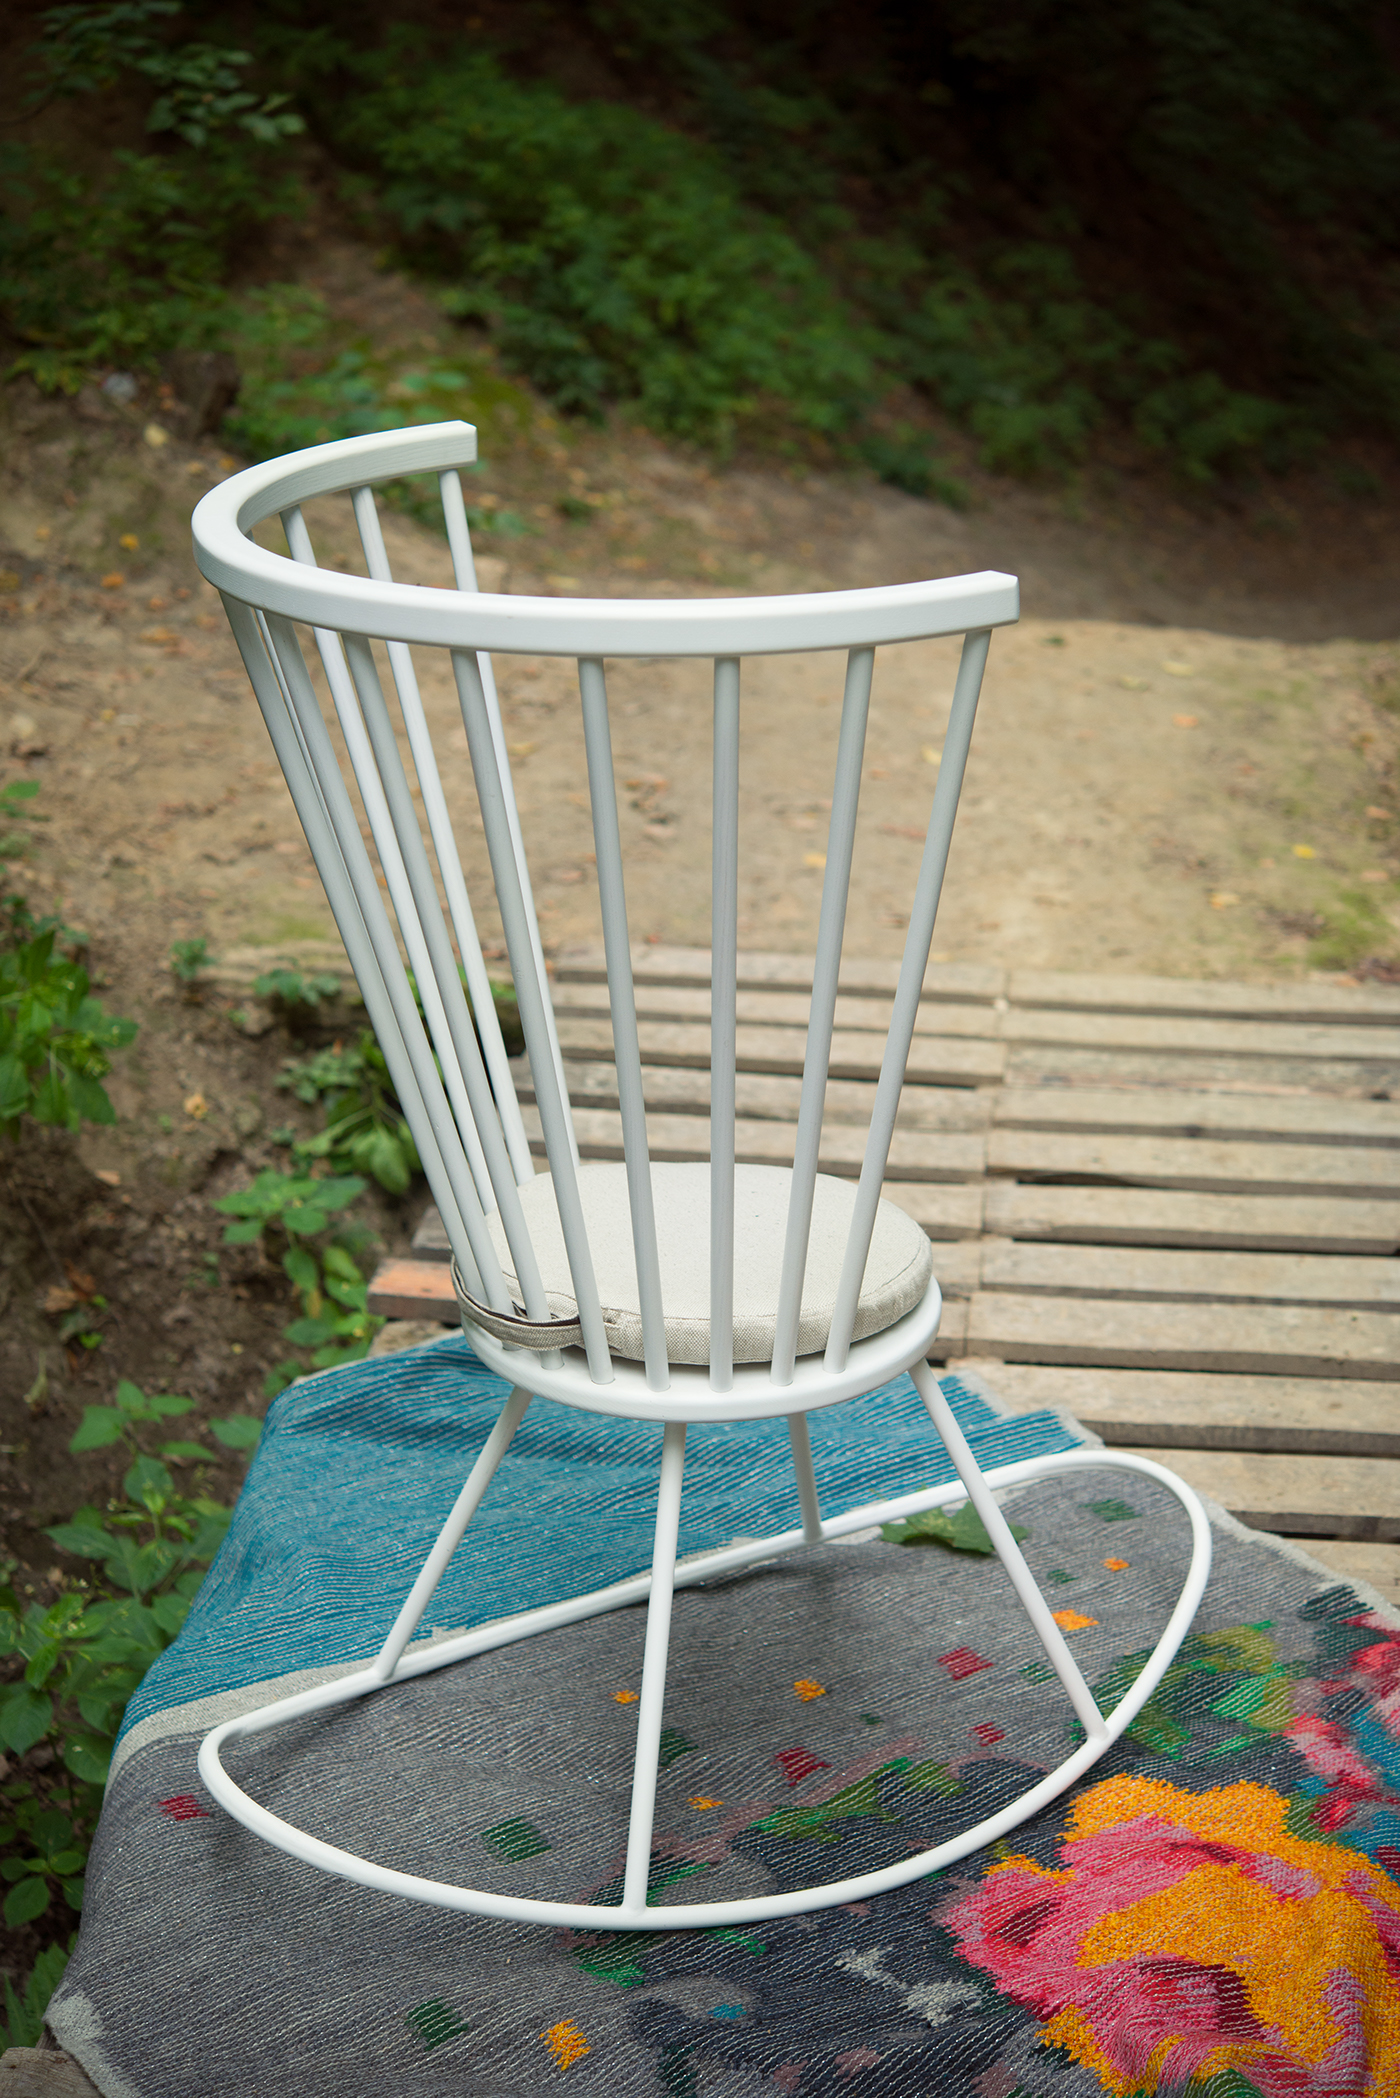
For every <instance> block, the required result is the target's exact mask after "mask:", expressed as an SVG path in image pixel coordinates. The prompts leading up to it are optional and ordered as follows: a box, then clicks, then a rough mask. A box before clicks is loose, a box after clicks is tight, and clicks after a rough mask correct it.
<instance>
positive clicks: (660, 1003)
mask: <svg viewBox="0 0 1400 2098" xmlns="http://www.w3.org/2000/svg"><path fill="white" fill-rule="evenodd" d="M553 1003H554V1010H555V1013H556V1015H557V1016H558V1018H559V1019H561V1020H562V1019H563V1018H564V1017H565V1016H566V1015H567V1016H569V1017H570V1018H573V1017H575V1016H577V1017H580V1018H583V1017H590V1018H592V1017H596V1018H601V1019H607V1018H608V1015H609V1011H610V1006H609V998H608V987H607V985H606V984H601V983H576V984H569V983H566V984H561V985H559V986H558V987H557V988H556V990H555V992H554V994H553ZM636 1005H637V1018H638V1019H639V1020H661V1021H668V1020H675V1021H682V1022H688V1023H692V1024H693V1023H697V1022H698V1023H700V1024H701V1025H703V1026H705V1027H708V1026H709V1024H710V992H709V988H708V986H706V987H704V988H703V989H697V988H695V987H693V986H687V987H684V988H677V987H675V986H673V985H668V984H662V985H648V984H638V985H637V989H636ZM810 1008H811V999H810V997H809V995H808V994H807V992H805V991H786V990H775V991H740V992H739V993H738V995H737V999H736V1004H735V1010H736V1013H737V1015H738V1018H739V1021H740V1023H741V1024H742V1025H747V1026H751V1027H791V1028H800V1029H801V1030H802V1032H803V1034H804V1036H805V1033H806V1029H807V1018H808V1013H809V1011H810ZM893 1010H894V1008H893V1006H892V1005H891V1003H890V1000H889V999H888V998H873V997H860V998H855V997H840V998H838V999H837V1001H836V1011H835V1025H836V1028H837V1030H838V1031H840V1032H846V1033H855V1034H877V1035H881V1036H883V1035H886V1034H888V1032H889V1026H890V1018H891V1015H892V1013H893ZM1000 1029H1001V1015H1000V1014H999V1013H998V1012H997V1011H996V1010H995V1008H994V1007H992V1006H990V1005H977V1004H972V1003H953V1002H952V1001H948V1002H946V1003H943V1004H939V1005H931V1004H929V1003H928V1002H927V1001H925V1002H924V1003H923V1004H921V1005H920V1007H919V1009H918V1012H917V1013H916V1014H915V1017H914V1032H915V1034H916V1035H966V1036H970V1037H973V1038H974V1039H986V1040H989V1041H990V1040H994V1039H996V1038H997V1036H998V1035H999V1033H1000ZM797 1053H798V1055H800V1054H801V1049H800V1047H799V1049H798V1051H797Z"/></svg>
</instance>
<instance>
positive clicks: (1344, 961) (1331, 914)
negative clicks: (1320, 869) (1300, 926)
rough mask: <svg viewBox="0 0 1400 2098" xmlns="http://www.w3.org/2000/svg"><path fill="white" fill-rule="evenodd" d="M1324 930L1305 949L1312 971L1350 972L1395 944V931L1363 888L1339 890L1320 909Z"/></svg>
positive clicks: (1374, 900)
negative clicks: (1370, 957)
mask: <svg viewBox="0 0 1400 2098" xmlns="http://www.w3.org/2000/svg"><path fill="white" fill-rule="evenodd" d="M1322 917H1323V920H1324V929H1323V931H1322V932H1320V933H1319V934H1318V936H1317V938H1316V939H1314V940H1313V941H1311V943H1310V944H1309V947H1308V961H1309V963H1310V964H1311V966H1312V967H1313V968H1314V969H1352V968H1355V966H1356V964H1357V963H1358V962H1362V961H1365V960H1366V959H1367V958H1368V957H1369V956H1370V955H1373V954H1379V953H1382V952H1383V951H1385V950H1386V949H1388V948H1391V947H1393V946H1394V944H1395V928H1394V926H1393V925H1392V924H1391V922H1390V920H1389V919H1388V918H1387V917H1386V915H1385V912H1384V911H1383V910H1382V909H1381V908H1380V906H1379V904H1378V903H1377V902H1376V899H1375V897H1374V896H1371V895H1368V893H1367V892H1366V890H1365V889H1339V890H1338V891H1337V893H1336V897H1335V898H1334V900H1333V901H1332V902H1331V903H1328V904H1324V906H1323V908H1322Z"/></svg>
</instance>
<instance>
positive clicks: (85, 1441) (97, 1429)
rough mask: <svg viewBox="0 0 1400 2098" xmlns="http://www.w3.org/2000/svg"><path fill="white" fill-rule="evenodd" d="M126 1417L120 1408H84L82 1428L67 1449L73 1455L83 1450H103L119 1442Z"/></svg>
mask: <svg viewBox="0 0 1400 2098" xmlns="http://www.w3.org/2000/svg"><path fill="white" fill-rule="evenodd" d="M127 1420H128V1415H127V1413H126V1411H125V1409H124V1408H122V1407H120V1406H84V1408H83V1419H82V1426H81V1427H80V1428H79V1429H78V1432H77V1434H76V1435H75V1436H74V1437H73V1438H72V1440H71V1441H70V1443H69V1445H68V1447H69V1449H70V1450H72V1451H73V1452H74V1453H75V1455H76V1454H78V1453H80V1452H81V1451H83V1450H105V1449H108V1448H109V1447H110V1446H111V1444H112V1443H114V1442H120V1441H121V1439H122V1434H123V1431H124V1429H125V1428H126V1424H127Z"/></svg>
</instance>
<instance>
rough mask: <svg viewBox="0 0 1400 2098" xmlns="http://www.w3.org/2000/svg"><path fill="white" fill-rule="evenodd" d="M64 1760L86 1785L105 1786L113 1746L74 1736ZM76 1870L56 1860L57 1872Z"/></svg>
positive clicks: (67, 1743)
mask: <svg viewBox="0 0 1400 2098" xmlns="http://www.w3.org/2000/svg"><path fill="white" fill-rule="evenodd" d="M63 1760H64V1762H65V1764H66V1765H67V1766H68V1768H69V1769H70V1770H71V1771H72V1773H73V1775H74V1777H80V1778H81V1779H82V1780H83V1782H84V1784H88V1785H105V1784H106V1782H107V1772H108V1770H109V1769H110V1767H111V1762H112V1750H111V1745H110V1743H108V1742H105V1741H103V1740H101V1739H100V1738H99V1737H98V1736H97V1735H95V1734H73V1735H70V1737H69V1739H68V1740H67V1741H65V1742H64V1744H63ZM79 1863H81V1857H80V1858H79ZM76 1869H77V1868H76V1866H69V1865H61V1864H60V1863H59V1861H58V1859H57V1858H55V1859H54V1870H55V1871H56V1872H69V1871H75V1870H76Z"/></svg>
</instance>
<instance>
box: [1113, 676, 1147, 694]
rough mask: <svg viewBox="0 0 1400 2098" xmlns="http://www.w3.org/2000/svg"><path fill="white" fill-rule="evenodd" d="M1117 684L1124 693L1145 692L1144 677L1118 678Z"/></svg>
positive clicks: (1145, 680)
mask: <svg viewBox="0 0 1400 2098" xmlns="http://www.w3.org/2000/svg"><path fill="white" fill-rule="evenodd" d="M1118 682H1119V684H1120V685H1121V686H1122V687H1123V690H1124V691H1125V692H1145V691H1146V690H1147V679H1146V678H1145V677H1120V678H1119V680H1118Z"/></svg>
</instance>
